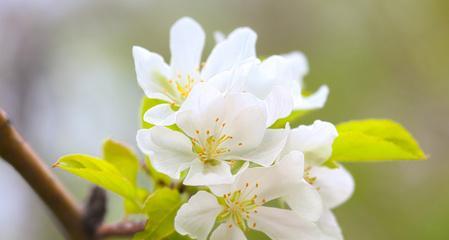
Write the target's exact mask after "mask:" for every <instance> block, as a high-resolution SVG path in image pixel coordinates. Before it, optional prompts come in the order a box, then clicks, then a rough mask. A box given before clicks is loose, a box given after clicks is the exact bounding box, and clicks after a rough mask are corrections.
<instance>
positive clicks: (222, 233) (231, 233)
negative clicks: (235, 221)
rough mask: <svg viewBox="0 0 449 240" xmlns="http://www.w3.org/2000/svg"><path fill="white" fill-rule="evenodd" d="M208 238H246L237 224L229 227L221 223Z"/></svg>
mask: <svg viewBox="0 0 449 240" xmlns="http://www.w3.org/2000/svg"><path fill="white" fill-rule="evenodd" d="M210 240H246V237H245V234H244V233H243V232H242V230H241V229H240V228H239V227H238V226H236V225H232V227H229V225H228V224H226V223H222V224H221V225H220V226H218V228H217V229H215V231H214V232H213V233H212V235H211V236H210Z"/></svg>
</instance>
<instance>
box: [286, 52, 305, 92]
mask: <svg viewBox="0 0 449 240" xmlns="http://www.w3.org/2000/svg"><path fill="white" fill-rule="evenodd" d="M282 56H283V57H285V58H286V59H287V60H288V61H289V62H290V65H291V69H292V70H293V72H292V73H293V74H294V75H293V77H294V80H296V81H298V80H299V81H300V82H302V78H303V77H304V76H305V75H306V74H307V73H308V72H309V63H308V62H307V57H306V56H305V55H304V53H302V52H291V53H287V54H284V55H282ZM301 85H302V84H301Z"/></svg>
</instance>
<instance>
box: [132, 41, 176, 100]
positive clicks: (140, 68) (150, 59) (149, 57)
mask: <svg viewBox="0 0 449 240" xmlns="http://www.w3.org/2000/svg"><path fill="white" fill-rule="evenodd" d="M133 57H134V64H135V68H136V74H137V81H138V83H139V85H140V87H141V88H142V89H143V90H144V92H145V95H147V97H149V98H157V99H162V100H167V101H170V98H168V97H167V96H165V92H166V91H169V92H170V91H171V86H170V84H169V83H168V81H167V79H169V78H170V77H171V70H170V68H169V67H168V65H167V64H165V62H164V59H163V58H162V57H161V56H160V55H158V54H156V53H152V52H150V51H148V50H146V49H144V48H141V47H138V46H134V47H133Z"/></svg>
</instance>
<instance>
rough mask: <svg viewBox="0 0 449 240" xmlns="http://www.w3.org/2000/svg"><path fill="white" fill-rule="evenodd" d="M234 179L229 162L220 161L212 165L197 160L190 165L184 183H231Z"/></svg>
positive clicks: (199, 184) (196, 184)
mask: <svg viewBox="0 0 449 240" xmlns="http://www.w3.org/2000/svg"><path fill="white" fill-rule="evenodd" d="M233 181H234V177H233V176H232V173H231V167H230V166H229V165H228V164H227V163H225V162H222V161H220V162H218V163H217V165H214V166H211V165H210V164H204V163H203V162H201V161H199V160H197V161H195V162H194V163H193V164H192V166H191V167H190V170H189V173H188V174H187V177H186V179H185V180H184V185H189V186H205V185H217V184H229V183H232V182H233Z"/></svg>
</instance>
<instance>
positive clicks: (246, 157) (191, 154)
mask: <svg viewBox="0 0 449 240" xmlns="http://www.w3.org/2000/svg"><path fill="white" fill-rule="evenodd" d="M265 122H266V111H265V107H264V105H263V103H262V102H261V101H260V100H259V99H257V98H256V97H254V96H253V95H251V94H249V93H230V94H223V93H221V92H219V91H218V90H217V89H215V88H214V87H212V86H210V85H209V84H205V83H202V84H198V86H196V87H195V88H194V89H193V90H192V93H191V94H190V95H189V97H188V98H187V99H186V100H185V102H184V104H183V106H182V107H181V108H180V110H179V113H178V114H177V117H176V124H177V126H178V127H179V128H180V129H181V130H182V132H179V131H173V130H170V129H169V128H166V127H162V126H155V127H153V128H151V129H141V130H139V131H138V133H137V143H138V145H139V147H140V149H141V150H142V151H143V152H144V153H145V154H148V155H149V156H150V160H151V162H152V164H153V166H154V167H155V169H156V170H158V171H160V172H162V173H165V174H167V175H169V176H170V177H172V178H175V179H179V178H180V173H181V172H182V171H184V170H187V169H189V171H188V174H187V176H186V178H185V180H184V184H186V185H211V184H225V183H231V182H232V181H233V179H234V177H233V175H232V172H231V165H232V164H233V163H234V162H235V160H243V161H251V162H254V163H257V164H259V165H262V166H270V165H271V164H272V163H273V161H274V160H275V159H276V157H277V156H278V155H279V154H280V152H281V151H282V149H283V147H284V144H285V142H286V140H287V137H288V130H285V129H266V126H265Z"/></svg>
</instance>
